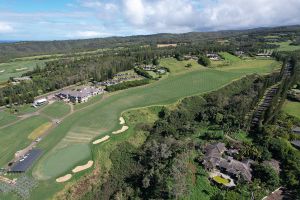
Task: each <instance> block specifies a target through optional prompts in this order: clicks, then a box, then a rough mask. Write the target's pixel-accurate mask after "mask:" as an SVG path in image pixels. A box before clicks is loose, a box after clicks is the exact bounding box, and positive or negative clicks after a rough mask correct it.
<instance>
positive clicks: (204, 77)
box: [36, 59, 275, 177]
mask: <svg viewBox="0 0 300 200" xmlns="http://www.w3.org/2000/svg"><path fill="white" fill-rule="evenodd" d="M171 62H175V65H174V66H173V65H172V64H170V65H166V67H169V68H170V69H171V71H172V69H173V70H174V71H175V72H177V73H175V74H170V75H169V76H168V77H166V78H164V79H162V80H160V81H157V82H155V83H153V84H150V85H146V86H143V87H137V88H131V89H127V90H123V91H119V92H116V93H110V94H106V96H105V97H104V98H103V99H102V100H101V101H99V103H95V104H93V105H91V106H89V107H86V108H85V109H82V110H80V111H79V112H76V113H74V114H72V115H71V116H70V117H68V118H66V119H65V120H64V121H63V122H62V123H61V124H60V125H59V126H58V127H57V128H56V129H54V130H53V131H52V132H51V133H50V134H49V135H48V136H47V137H46V138H45V139H44V140H43V141H42V142H41V143H40V145H39V146H40V147H42V148H43V149H45V152H48V153H46V154H45V156H44V157H43V158H42V159H41V160H40V162H39V163H38V166H40V165H41V166H43V165H46V164H49V162H48V161H47V159H48V158H50V157H51V156H52V155H53V154H56V155H59V152H60V150H61V149H62V147H63V148H72V145H76V144H78V143H83V144H87V143H89V142H91V141H92V139H93V138H95V137H100V136H103V135H105V134H110V133H111V132H112V131H114V130H117V129H119V128H120V125H119V116H120V115H121V113H122V112H123V111H125V110H128V109H132V108H138V107H144V106H149V105H164V104H170V103H174V102H176V101H177V100H179V99H181V98H183V97H186V96H191V95H196V94H201V93H205V92H209V91H212V90H216V89H218V88H220V87H222V86H224V85H225V84H228V83H230V82H231V81H233V80H235V79H238V78H240V77H241V76H243V75H246V74H250V73H253V72H257V73H260V72H263V73H265V72H271V71H272V69H273V68H270V67H269V65H270V64H272V63H274V62H275V61H270V60H268V61H255V60H254V61H252V62H251V61H248V62H246V63H245V64H243V67H242V69H241V67H240V66H233V67H232V69H227V70H215V69H206V68H203V67H201V66H199V68H198V69H194V70H191V71H189V69H186V68H185V67H184V66H185V64H186V62H177V61H175V60H173V59H166V60H162V61H161V63H171ZM261 62H262V63H261ZM255 66H256V67H255ZM195 67H196V66H195ZM51 149H52V150H51ZM49 150H51V151H49ZM54 152H55V153H54ZM88 156H89V155H87V157H88ZM71 159H73V162H74V164H76V163H77V162H78V159H77V156H76V154H73V155H72V156H70V159H69V160H70V161H69V162H70V163H71V162H72V161H71ZM41 166H40V167H38V168H37V169H39V168H43V167H41ZM51 166H53V170H54V171H55V172H56V174H62V173H64V172H65V171H66V170H68V168H69V166H66V167H63V166H61V165H59V164H57V168H58V169H56V167H54V166H55V163H53V164H51ZM43 173H46V174H44V175H43V176H46V177H47V176H49V175H53V174H54V173H53V172H51V169H50V171H47V172H39V173H36V174H43Z"/></svg>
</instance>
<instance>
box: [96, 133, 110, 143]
mask: <svg viewBox="0 0 300 200" xmlns="http://www.w3.org/2000/svg"><path fill="white" fill-rule="evenodd" d="M109 138H110V136H109V135H106V136H104V137H103V138H101V139H98V140H95V141H94V142H93V144H99V143H101V142H104V141H106V140H108V139H109Z"/></svg>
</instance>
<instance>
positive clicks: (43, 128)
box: [28, 122, 52, 140]
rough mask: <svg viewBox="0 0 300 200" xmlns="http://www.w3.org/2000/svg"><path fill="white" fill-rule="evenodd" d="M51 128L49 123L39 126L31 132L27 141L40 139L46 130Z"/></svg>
mask: <svg viewBox="0 0 300 200" xmlns="http://www.w3.org/2000/svg"><path fill="white" fill-rule="evenodd" d="M51 126H52V123H51V122H47V123H45V124H43V125H41V126H39V127H38V128H36V129H35V130H34V131H32V133H30V135H29V136H28V139H30V140H35V139H37V138H38V137H41V136H42V135H43V134H44V133H45V132H46V131H47V130H49V128H51Z"/></svg>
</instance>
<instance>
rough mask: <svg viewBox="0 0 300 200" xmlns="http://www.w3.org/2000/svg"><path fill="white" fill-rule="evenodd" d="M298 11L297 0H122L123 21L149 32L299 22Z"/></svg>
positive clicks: (217, 28) (235, 27)
mask: <svg viewBox="0 0 300 200" xmlns="http://www.w3.org/2000/svg"><path fill="white" fill-rule="evenodd" d="M299 10H300V1H299V0H289V2H288V3H287V2H286V1H285V0H251V1H250V0H215V1H212V0H198V1H197V0H192V1H189V0H123V12H124V15H125V19H126V20H127V22H128V23H129V24H130V25H132V26H133V27H135V28H139V29H141V28H142V29H144V30H145V31H151V32H186V31H199V30H200V31H204V30H220V29H231V28H234V29H238V28H251V27H257V26H277V25H289V24H300V14H299Z"/></svg>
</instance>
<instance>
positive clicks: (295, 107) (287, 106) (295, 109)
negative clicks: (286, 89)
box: [282, 100, 300, 119]
mask: <svg viewBox="0 0 300 200" xmlns="http://www.w3.org/2000/svg"><path fill="white" fill-rule="evenodd" d="M282 109H283V111H284V112H286V113H287V114H289V115H292V116H294V117H297V118H298V119H300V102H294V101H288V100H287V101H286V102H285V103H284V105H283V108H282Z"/></svg>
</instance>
